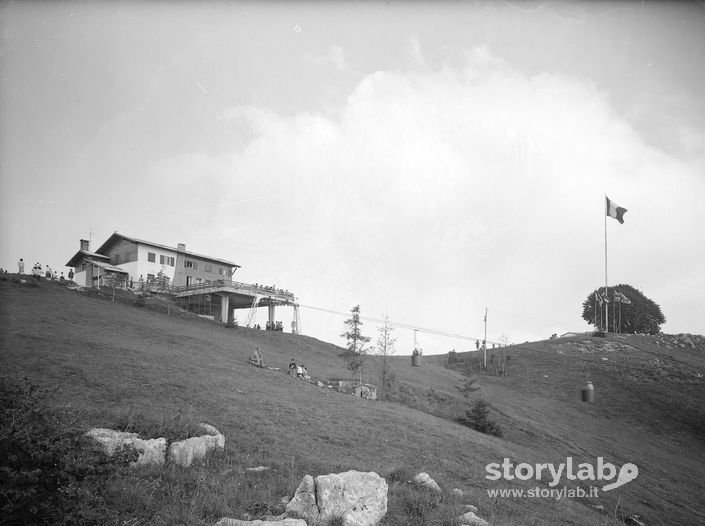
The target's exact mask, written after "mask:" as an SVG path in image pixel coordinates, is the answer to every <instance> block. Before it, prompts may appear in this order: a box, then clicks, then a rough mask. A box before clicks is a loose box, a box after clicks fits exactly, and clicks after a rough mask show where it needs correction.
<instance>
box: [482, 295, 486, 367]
mask: <svg viewBox="0 0 705 526" xmlns="http://www.w3.org/2000/svg"><path fill="white" fill-rule="evenodd" d="M482 349H483V352H484V354H485V369H487V307H485V339H484V340H482Z"/></svg>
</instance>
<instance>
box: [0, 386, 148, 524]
mask: <svg viewBox="0 0 705 526" xmlns="http://www.w3.org/2000/svg"><path fill="white" fill-rule="evenodd" d="M49 394H50V393H49V392H48V391H46V390H42V389H40V388H39V387H37V386H36V385H33V384H32V383H31V382H30V381H29V380H28V379H26V378H24V379H22V380H16V379H10V378H6V377H3V378H0V516H2V517H3V521H2V522H3V524H26V525H31V524H48V523H50V524H57V525H63V524H78V525H84V524H98V523H101V524H106V523H108V522H109V519H110V517H111V516H114V513H113V512H112V511H111V510H109V509H108V508H107V507H106V506H105V503H104V501H103V499H102V496H101V494H100V489H101V488H102V487H103V486H102V480H103V479H104V478H105V477H106V476H107V474H109V473H112V472H114V471H116V469H117V468H118V467H119V466H121V465H125V464H127V463H128V462H130V461H132V460H134V459H136V458H137V454H136V452H135V451H134V450H132V449H130V450H123V451H122V452H120V453H119V454H117V455H115V456H114V457H112V458H109V457H107V456H106V455H105V454H104V453H103V452H102V450H101V449H100V447H99V446H98V445H97V444H96V443H95V442H94V441H93V440H91V439H89V438H87V437H86V436H85V435H84V434H83V432H82V431H81V430H79V429H77V428H72V427H71V421H72V419H71V418H70V416H71V415H67V414H62V413H60V412H57V411H52V410H49V409H47V408H45V407H44V406H43V403H44V401H45V399H46V398H47V396H48V395H49ZM113 518H114V517H113Z"/></svg>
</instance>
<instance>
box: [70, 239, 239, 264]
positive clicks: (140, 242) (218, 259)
mask: <svg viewBox="0 0 705 526" xmlns="http://www.w3.org/2000/svg"><path fill="white" fill-rule="evenodd" d="M115 238H120V239H124V240H125V241H130V242H132V243H138V244H140V245H149V246H151V247H156V248H161V249H163V250H171V251H173V252H178V249H176V248H174V247H169V246H167V245H162V244H161V243H153V242H151V241H145V240H143V239H137V238H135V237H129V236H125V235H123V234H120V233H118V232H114V233H113V234H112V235H111V236H110V237H109V238H108V239H107V240H106V241H105V243H103V244H102V245H101V246H100V248H99V249H98V252H101V251H102V250H103V249H104V248H106V247H107V246H108V245H109V244H110V243H112V242H113V240H114V239H115ZM183 253H184V254H186V255H187V256H191V257H196V258H200V259H205V260H208V261H213V262H214V263H220V264H221V265H228V266H231V267H237V268H240V265H238V264H237V263H233V262H232V261H228V260H226V259H220V258H214V257H210V256H204V255H203V254H197V253H196V252H189V251H188V250H185V251H184V252H183ZM68 266H71V265H68Z"/></svg>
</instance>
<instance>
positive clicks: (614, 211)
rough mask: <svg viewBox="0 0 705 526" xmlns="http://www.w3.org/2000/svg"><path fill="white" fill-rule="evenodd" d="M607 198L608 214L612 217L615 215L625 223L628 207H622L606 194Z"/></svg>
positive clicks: (621, 222)
mask: <svg viewBox="0 0 705 526" xmlns="http://www.w3.org/2000/svg"><path fill="white" fill-rule="evenodd" d="M605 199H606V200H607V203H606V204H607V207H606V211H607V215H608V216H610V217H614V218H615V219H616V220H617V221H619V222H620V224H623V223H624V214H626V213H627V209H626V208H622V207H621V206H619V205H618V204H617V203H615V202H614V201H610V198H609V197H607V196H605Z"/></svg>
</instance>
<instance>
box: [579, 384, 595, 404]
mask: <svg viewBox="0 0 705 526" xmlns="http://www.w3.org/2000/svg"><path fill="white" fill-rule="evenodd" d="M582 394H583V402H588V403H592V402H594V401H595V386H593V385H592V382H588V383H587V385H586V386H585V387H583V391H582Z"/></svg>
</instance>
